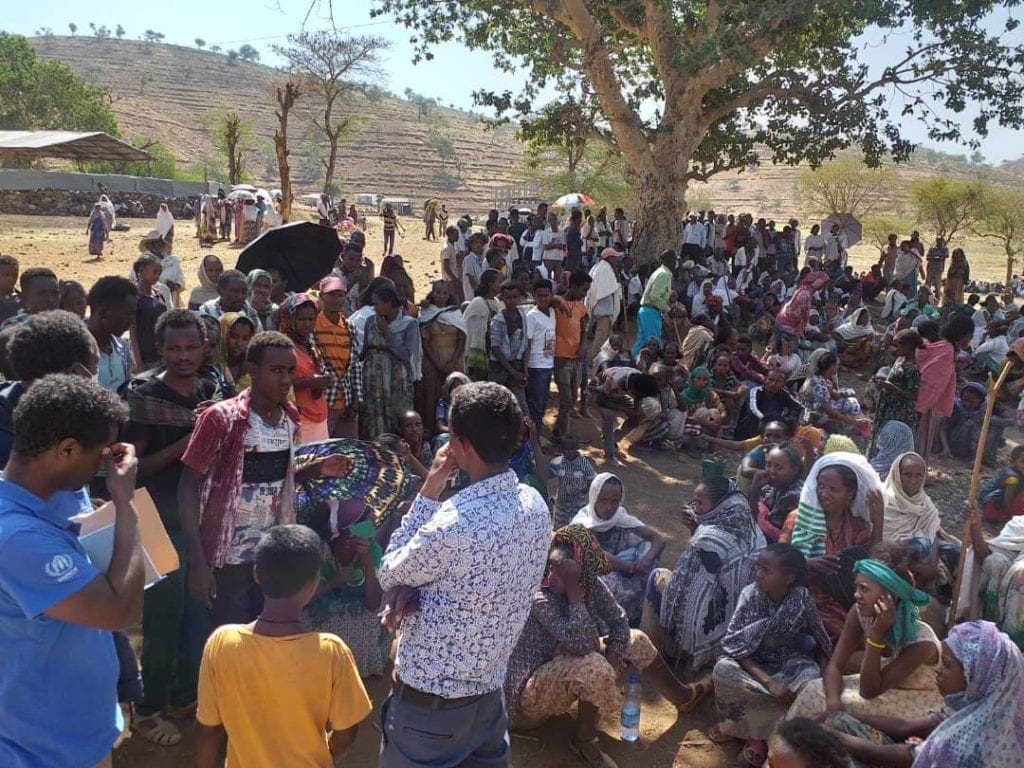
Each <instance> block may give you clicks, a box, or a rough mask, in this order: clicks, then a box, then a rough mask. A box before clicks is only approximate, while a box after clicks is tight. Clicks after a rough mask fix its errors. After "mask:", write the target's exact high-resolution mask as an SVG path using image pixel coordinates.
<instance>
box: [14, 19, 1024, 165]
mask: <svg viewBox="0 0 1024 768" xmlns="http://www.w3.org/2000/svg"><path fill="white" fill-rule="evenodd" d="M12 2H13V0H12ZM371 6H372V3H371V2H369V0H334V8H335V23H336V24H337V26H338V27H339V28H343V29H345V30H347V31H348V32H350V33H351V34H361V35H362V34H367V35H369V34H372V35H379V36H381V37H384V38H385V39H387V40H389V41H390V42H391V44H392V45H391V48H390V50H388V51H387V52H386V53H385V56H384V69H385V71H386V73H387V75H386V80H385V82H384V83H383V85H384V87H386V88H387V89H388V90H390V91H392V92H393V93H396V94H403V93H404V92H405V89H406V88H411V89H412V90H414V91H416V92H417V93H421V94H423V95H425V96H429V97H434V98H436V99H437V100H438V101H439V102H440V103H441V104H444V105H448V104H453V105H454V106H455V107H458V108H460V109H467V110H468V109H473V110H475V111H477V112H484V111H485V110H484V109H483V108H481V107H477V106H475V105H474V103H473V97H472V93H473V91H474V90H477V89H480V88H489V89H491V90H495V91H499V92H500V91H502V90H505V89H509V90H512V91H513V93H515V92H517V91H518V89H519V83H520V82H521V77H522V75H510V74H507V73H504V72H501V71H499V70H497V69H496V68H495V67H494V66H493V63H492V60H491V57H490V56H489V55H488V54H486V53H484V52H479V51H470V50H467V49H466V48H464V47H463V46H461V45H459V44H458V43H454V42H453V43H446V44H443V45H439V46H436V47H434V49H433V52H434V59H433V60H431V61H422V62H419V63H418V64H413V63H412V58H413V47H412V45H411V44H410V43H409V36H410V34H411V32H410V31H409V30H407V29H405V28H404V27H402V26H400V25H398V24H396V23H395V22H394V21H393V20H391V19H390V18H376V19H375V18H372V17H371V16H370V8H371ZM308 7H309V4H308V0H253V1H252V2H251V3H249V4H244V5H240V4H238V3H223V2H216V0H212V1H211V0H175V2H170V3H150V2H143V3H129V4H128V5H124V6H120V7H117V6H116V4H112V3H103V4H100V5H98V6H87V5H84V4H69V3H68V2H67V0H33V1H32V2H31V3H29V4H27V5H21V6H19V9H18V13H17V14H9V15H7V18H5V19H4V20H3V21H2V22H0V28H2V29H3V30H5V31H8V32H13V33H17V34H23V35H32V34H34V33H35V31H36V30H39V29H42V28H45V27H49V28H51V29H52V30H53V32H54V34H58V35H60V34H68V23H69V22H74V23H75V24H77V25H78V34H80V35H81V34H89V33H90V30H89V23H90V22H93V23H95V24H96V26H101V25H106V26H107V27H109V28H110V29H111V30H113V29H114V28H115V27H116V26H117V25H118V24H121V25H122V26H123V27H124V28H125V30H126V33H127V34H126V36H127V37H130V38H138V37H139V36H140V35H141V33H142V32H143V31H145V30H147V29H152V30H155V31H157V32H162V33H163V34H164V35H165V36H166V37H165V42H168V43H174V44H178V45H187V46H192V45H194V44H195V43H194V40H195V38H197V37H201V38H203V39H204V40H205V41H206V44H207V45H208V46H210V45H219V46H221V47H222V48H223V49H224V50H228V49H229V48H238V47H239V46H241V45H243V44H245V43H248V44H250V45H252V46H253V47H255V48H256V49H257V50H259V51H260V54H261V56H262V61H263V62H264V63H268V64H275V63H277V60H276V57H275V56H274V54H273V52H272V51H271V46H272V45H274V44H284V43H286V42H287V41H286V39H285V38H286V36H287V34H288V33H294V32H298V31H300V29H301V27H302V24H303V17H304V16H305V14H306V11H307V9H308ZM326 26H329V21H328V20H327V19H325V18H323V16H322V14H319V15H318V12H317V11H316V10H314V11H313V13H312V14H311V15H310V17H309V19H308V20H307V21H306V27H307V29H316V28H319V27H326ZM902 47H903V46H902V43H901V42H900V41H899V39H898V38H893V39H892V40H890V41H889V42H888V43H886V44H880V43H877V42H875V41H872V42H871V44H869V45H866V46H865V49H864V60H865V61H868V62H869V63H871V64H872V66H873V67H875V68H878V69H880V68H881V67H883V66H884V65H885V64H886V59H887V56H893V57H896V58H898V56H899V53H900V50H901V48H902ZM970 118H971V114H970V110H968V113H966V115H965V116H964V117H963V118H962V119H963V122H965V123H967V122H968V121H969V120H970ZM904 133H905V135H906V137H907V138H909V139H910V140H911V141H913V142H915V143H919V144H921V145H922V146H928V147H931V148H933V149H938V150H941V151H944V152H950V153H954V154H959V153H963V154H969V153H970V150H969V149H968V148H966V147H961V146H958V145H955V144H951V143H948V142H944V143H934V142H930V141H929V140H928V139H927V134H926V132H925V130H924V128H923V126H921V125H920V124H919V123H917V122H916V121H908V123H907V124H906V125H905V126H904ZM980 151H981V153H982V154H983V155H984V156H985V159H986V160H987V161H988V162H990V163H995V164H998V163H1000V162H1002V161H1004V160H1014V159H1016V158H1018V157H1020V156H1021V154H1022V148H1021V135H1020V133H1019V132H1017V131H1011V130H1007V129H1003V128H999V127H993V128H991V129H990V133H989V135H988V137H986V138H985V139H983V140H982V145H981V150H980Z"/></svg>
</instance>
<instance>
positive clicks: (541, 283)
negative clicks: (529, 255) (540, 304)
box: [533, 278, 555, 291]
mask: <svg viewBox="0 0 1024 768" xmlns="http://www.w3.org/2000/svg"><path fill="white" fill-rule="evenodd" d="M543 288H547V289H548V290H549V291H553V290H555V286H554V285H552V284H551V281H550V280H547V279H545V278H541V279H540V280H538V281H537V282H536V283H534V284H533V290H535V291H539V290H541V289H543Z"/></svg>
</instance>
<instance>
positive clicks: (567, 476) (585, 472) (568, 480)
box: [549, 432, 597, 529]
mask: <svg viewBox="0 0 1024 768" xmlns="http://www.w3.org/2000/svg"><path fill="white" fill-rule="evenodd" d="M561 448H562V455H561V456H556V457H555V458H553V459H552V460H551V463H550V465H549V466H550V472H551V476H552V477H554V478H556V479H557V480H558V484H557V489H556V491H555V512H554V527H555V528H556V529H557V528H561V527H562V526H563V525H568V524H569V521H570V520H572V518H573V516H574V515H575V514H576V513H577V512H578V511H579V509H580V507H582V506H584V505H585V504H586V503H587V489H588V488H589V487H590V482H591V481H592V480H593V479H594V478H595V477H596V476H597V468H596V467H595V466H594V462H592V461H591V460H590V459H588V458H587V457H586V456H584V455H583V454H581V453H580V441H579V438H578V437H576V435H574V434H572V433H569V432H567V433H566V434H564V435H562V439H561Z"/></svg>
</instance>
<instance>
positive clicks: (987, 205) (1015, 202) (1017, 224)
mask: <svg viewBox="0 0 1024 768" xmlns="http://www.w3.org/2000/svg"><path fill="white" fill-rule="evenodd" d="M979 207H980V220H979V221H978V222H976V223H975V224H974V225H973V226H972V227H971V229H972V230H973V231H974V232H975V234H978V235H981V236H982V237H988V238H991V239H993V240H998V241H999V244H1000V245H1001V246H1003V252H1004V253H1005V254H1006V285H1007V286H1009V285H1010V281H1011V280H1013V267H1014V263H1015V262H1016V260H1017V257H1018V256H1019V255H1020V254H1021V252H1024V221H1022V220H1021V211H1024V190H1021V189H1014V188H1010V187H1002V186H986V187H985V188H984V189H983V190H982V193H981V201H980V206H979Z"/></svg>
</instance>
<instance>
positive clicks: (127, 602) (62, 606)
mask: <svg viewBox="0 0 1024 768" xmlns="http://www.w3.org/2000/svg"><path fill="white" fill-rule="evenodd" d="M58 414H59V417H58V416H57V415H58ZM126 417H127V408H126V407H125V406H124V405H123V404H122V403H121V401H120V400H119V399H118V398H117V396H116V395H114V394H112V393H109V392H107V391H105V390H104V389H102V388H101V387H99V386H98V385H96V384H94V383H92V382H91V381H87V380H85V379H83V378H81V377H76V376H69V375H61V374H56V375H50V376H45V377H43V378H42V379H40V380H38V381H36V382H35V383H34V384H33V385H32V386H31V388H29V390H28V392H26V393H25V395H23V396H22V398H21V401H20V402H19V403H18V406H17V408H16V409H15V411H14V444H13V450H12V453H11V458H10V461H9V462H8V464H7V467H6V469H5V470H4V473H3V476H2V477H0V649H2V653H0V766H4V768H30V767H31V768H37V767H38V766H60V767H61V768H65V767H66V768H91V767H92V766H96V765H99V766H105V765H109V764H110V750H111V747H112V746H113V745H114V741H115V740H116V739H117V737H118V735H119V734H120V732H121V725H122V722H121V715H120V709H119V708H118V705H117V679H118V663H117V657H116V655H115V652H114V643H113V638H112V635H111V630H114V629H127V628H128V627H131V626H134V625H135V624H137V623H138V621H139V618H140V616H141V613H142V590H143V579H144V577H145V566H144V555H143V553H142V546H141V544H140V540H139V532H138V520H137V517H136V513H135V509H134V506H133V505H132V496H133V494H134V490H135V471H136V465H137V462H136V459H135V451H134V449H133V448H132V446H130V445H125V444H121V443H118V442H117V434H118V428H119V426H120V424H121V423H122V422H123V421H124V420H125V419H126ZM101 464H102V465H103V466H104V468H105V469H106V482H107V489H108V490H109V492H110V496H111V499H112V500H113V502H114V506H115V510H116V512H115V524H114V541H113V549H112V554H111V558H110V564H109V567H108V569H107V572H106V573H105V574H104V573H100V572H99V571H98V570H97V569H96V567H95V566H94V565H93V564H92V563H91V562H90V561H89V558H88V556H87V555H86V553H85V550H84V549H83V548H82V546H81V544H80V543H79V541H78V527H77V526H76V525H74V524H73V523H71V522H70V521H69V518H70V517H71V516H72V515H75V514H77V513H78V512H79V511H80V503H79V497H78V492H79V491H80V490H81V488H82V486H83V485H85V484H86V483H87V482H88V481H89V479H90V478H91V477H92V476H93V475H94V474H95V473H96V471H97V470H98V469H99V467H100V465H101Z"/></svg>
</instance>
